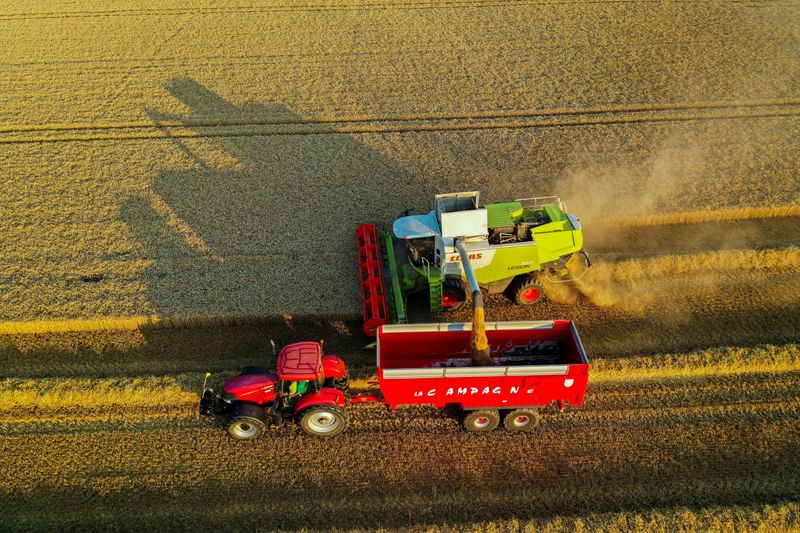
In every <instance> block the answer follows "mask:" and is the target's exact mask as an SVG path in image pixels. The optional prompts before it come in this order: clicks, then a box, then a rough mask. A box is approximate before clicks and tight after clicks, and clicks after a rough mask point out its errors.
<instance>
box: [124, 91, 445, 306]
mask: <svg viewBox="0 0 800 533" xmlns="http://www.w3.org/2000/svg"><path fill="white" fill-rule="evenodd" d="M168 90H169V91H170V92H171V93H172V94H173V95H174V96H175V98H177V99H178V100H179V101H180V102H181V103H183V104H184V105H185V106H186V107H187V108H188V109H189V114H187V115H186V116H183V117H174V116H166V115H163V114H160V113H158V112H155V111H151V112H150V114H151V116H152V118H153V119H154V121H156V122H157V123H163V122H165V121H170V124H174V123H175V122H179V123H182V124H184V126H183V127H182V130H187V129H188V131H189V132H190V135H194V134H196V135H198V136H199V137H200V138H199V139H198V138H179V137H177V136H174V135H171V134H170V129H169V128H163V131H164V132H165V134H166V135H167V137H168V138H169V139H170V140H171V141H172V142H173V143H174V145H175V146H177V147H178V148H179V149H180V151H181V152H183V153H184V154H186V155H187V156H188V157H190V158H191V159H192V160H193V161H194V163H195V167H196V168H195V169H193V170H174V169H169V168H166V169H164V170H162V171H161V172H160V174H159V175H158V176H157V177H156V179H155V180H154V182H153V184H152V188H151V190H150V191H147V192H146V193H145V194H143V195H141V196H135V197H132V198H131V199H130V200H129V201H128V202H127V203H126V204H124V206H123V207H122V208H121V212H120V216H121V218H122V220H123V221H125V222H126V223H127V224H128V226H129V227H130V228H131V230H132V231H133V233H134V235H135V237H136V239H137V241H138V242H139V243H140V244H141V245H142V247H143V252H144V254H145V256H146V257H148V258H152V259H154V260H155V261H154V263H153V264H152V266H150V267H149V270H148V271H147V273H146V279H147V280H148V283H149V286H148V288H147V293H148V300H149V302H150V304H151V306H152V308H153V309H154V311H155V312H156V314H158V315H160V316H195V315H200V316H241V315H257V316H265V315H271V316H276V315H279V314H281V313H284V312H300V311H302V312H303V313H305V314H309V315H316V314H336V313H345V314H352V315H355V314H358V313H359V310H360V306H359V299H358V286H357V283H356V259H355V239H354V234H355V228H356V227H357V226H358V225H359V224H361V223H363V222H375V223H377V224H383V225H386V224H388V223H389V222H390V221H391V220H392V219H393V218H394V217H395V216H396V215H397V214H398V213H399V212H400V210H402V209H403V208H405V207H410V206H413V205H415V203H416V202H418V201H419V199H420V198H425V199H428V198H431V197H432V196H433V194H434V193H435V192H436V189H435V186H434V184H432V183H428V182H425V181H424V180H420V179H417V178H416V177H415V176H413V175H412V174H411V173H410V172H408V171H407V170H405V169H404V168H402V167H401V166H399V165H397V164H395V163H394V162H393V161H391V160H389V159H388V158H386V157H385V156H383V155H382V154H380V153H378V152H377V151H375V150H374V149H372V148H370V147H369V146H368V145H366V144H364V143H362V142H360V141H359V140H357V139H356V138H354V137H352V136H348V135H339V134H328V133H329V132H332V131H335V130H334V129H333V128H332V127H331V128H328V127H327V126H326V125H324V124H318V123H315V124H314V131H315V132H317V133H311V134H309V133H307V130H306V132H298V128H302V127H303V126H302V124H303V123H304V119H303V118H302V117H300V116H298V115H297V114H295V113H293V112H292V111H291V110H290V109H287V108H286V107H285V106H282V105H271V106H266V105H262V104H259V103H247V104H244V105H242V106H237V105H235V104H233V103H231V102H228V101H226V100H225V99H223V98H222V97H220V96H219V95H217V94H215V93H213V92H212V91H210V90H208V89H207V88H205V87H203V86H202V85H200V84H198V83H197V82H195V81H193V80H191V79H176V80H173V81H172V82H171V84H170V85H169V86H168ZM231 123H233V124H234V125H233V126H232V125H231ZM254 128H257V129H258V131H254ZM264 128H267V130H268V131H272V130H271V128H278V129H280V130H281V133H278V134H265V133H264V132H265V129H264ZM287 128H288V129H289V130H292V129H293V131H294V132H295V133H293V134H287V133H286V132H287ZM388 191H390V192H388ZM387 192H388V193H387Z"/></svg>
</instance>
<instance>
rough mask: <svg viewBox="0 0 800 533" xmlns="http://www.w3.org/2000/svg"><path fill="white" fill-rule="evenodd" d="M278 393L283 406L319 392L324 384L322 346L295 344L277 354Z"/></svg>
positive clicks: (304, 343)
mask: <svg viewBox="0 0 800 533" xmlns="http://www.w3.org/2000/svg"><path fill="white" fill-rule="evenodd" d="M275 366H276V371H277V373H278V391H279V394H280V397H281V400H282V402H283V405H284V406H289V405H291V404H293V403H294V401H295V400H297V399H298V398H300V397H301V396H303V395H305V394H310V393H313V392H319V391H320V390H321V389H322V387H323V385H324V383H325V370H324V367H323V361H322V346H320V344H319V343H318V342H296V343H294V344H289V345H288V346H285V347H284V348H283V349H282V350H281V351H280V352H279V353H278V361H277V363H276V365H275Z"/></svg>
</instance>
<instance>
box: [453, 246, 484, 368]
mask: <svg viewBox="0 0 800 533" xmlns="http://www.w3.org/2000/svg"><path fill="white" fill-rule="evenodd" d="M455 245H456V249H457V250H458V253H459V254H460V255H461V266H462V268H463V269H464V273H465V274H466V275H467V283H468V284H469V289H470V290H471V291H472V365H473V366H490V365H491V364H492V357H491V352H490V350H489V340H488V339H487V338H486V315H485V313H484V309H483V294H481V288H480V287H479V286H478V281H477V280H476V279H475V272H474V271H473V270H472V263H470V261H469V254H467V250H466V248H464V243H462V242H461V241H460V240H456V241H455Z"/></svg>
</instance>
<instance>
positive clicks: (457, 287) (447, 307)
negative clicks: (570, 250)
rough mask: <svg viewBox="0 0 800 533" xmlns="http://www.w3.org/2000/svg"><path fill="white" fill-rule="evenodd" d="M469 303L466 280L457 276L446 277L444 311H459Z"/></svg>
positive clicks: (443, 293)
mask: <svg viewBox="0 0 800 533" xmlns="http://www.w3.org/2000/svg"><path fill="white" fill-rule="evenodd" d="M466 303H467V289H465V288H464V282H462V281H461V280H460V279H456V278H446V279H445V280H444V282H443V283H442V311H444V312H449V311H458V310H459V309H461V308H462V307H464V305H466Z"/></svg>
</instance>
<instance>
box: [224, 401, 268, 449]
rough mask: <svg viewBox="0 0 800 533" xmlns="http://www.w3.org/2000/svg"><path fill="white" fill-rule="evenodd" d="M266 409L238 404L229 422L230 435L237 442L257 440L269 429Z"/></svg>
mask: <svg viewBox="0 0 800 533" xmlns="http://www.w3.org/2000/svg"><path fill="white" fill-rule="evenodd" d="M264 419H265V413H264V409H263V408H261V407H259V406H257V405H252V404H247V403H243V404H238V405H236V406H235V407H234V410H233V413H232V414H231V417H230V419H229V420H228V434H230V436H231V437H233V438H234V439H237V440H252V439H257V438H258V437H260V436H261V434H262V433H264V430H266V429H267V424H266V423H265V422H264Z"/></svg>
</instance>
